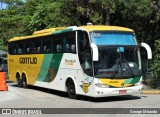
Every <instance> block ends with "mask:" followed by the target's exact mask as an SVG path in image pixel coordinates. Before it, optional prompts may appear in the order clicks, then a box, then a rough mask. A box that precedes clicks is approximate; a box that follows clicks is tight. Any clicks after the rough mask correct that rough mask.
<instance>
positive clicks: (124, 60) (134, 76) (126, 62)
mask: <svg viewBox="0 0 160 117" xmlns="http://www.w3.org/2000/svg"><path fill="white" fill-rule="evenodd" d="M123 62H124V63H125V64H126V65H127V67H128V69H129V71H130V73H131V75H132V77H133V78H134V77H135V75H134V73H133V71H132V69H131V67H130V66H129V63H128V62H127V61H126V60H125V59H124V60H123ZM128 69H127V70H128Z"/></svg>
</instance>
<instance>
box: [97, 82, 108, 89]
mask: <svg viewBox="0 0 160 117" xmlns="http://www.w3.org/2000/svg"><path fill="white" fill-rule="evenodd" d="M95 85H96V86H97V87H99V88H109V87H110V86H109V85H106V84H102V83H96V84H95Z"/></svg>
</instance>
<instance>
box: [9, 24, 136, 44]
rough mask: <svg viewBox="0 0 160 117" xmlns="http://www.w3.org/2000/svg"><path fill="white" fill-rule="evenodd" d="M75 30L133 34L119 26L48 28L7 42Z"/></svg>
mask: <svg viewBox="0 0 160 117" xmlns="http://www.w3.org/2000/svg"><path fill="white" fill-rule="evenodd" d="M76 28H77V29H80V28H82V29H85V30H87V31H89V32H90V31H125V32H134V31H133V30H132V29H129V28H125V27H119V26H104V25H87V26H80V27H76V26H74V27H57V28H50V29H44V30H39V31H35V32H34V33H33V34H32V35H30V36H22V37H14V38H12V39H10V40H9V41H8V42H12V41H18V40H23V39H30V38H34V37H42V36H47V35H52V34H56V33H61V32H66V31H69V30H72V29H74V30H76Z"/></svg>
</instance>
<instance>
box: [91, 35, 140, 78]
mask: <svg viewBox="0 0 160 117" xmlns="http://www.w3.org/2000/svg"><path fill="white" fill-rule="evenodd" d="M91 37H92V42H93V43H95V44H96V45H97V47H98V51H99V53H98V54H99V60H98V61H96V62H94V68H95V77H101V78H124V77H125V78H131V77H132V78H133V77H136V76H140V75H141V74H142V73H141V66H140V61H139V52H138V51H139V50H138V46H137V45H136V43H135V41H134V35H133V34H132V33H118V32H109V33H108V32H92V33H91Z"/></svg>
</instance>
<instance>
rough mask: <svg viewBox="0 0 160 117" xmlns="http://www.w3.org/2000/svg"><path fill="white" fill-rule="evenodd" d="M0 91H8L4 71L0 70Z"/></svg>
mask: <svg viewBox="0 0 160 117" xmlns="http://www.w3.org/2000/svg"><path fill="white" fill-rule="evenodd" d="M0 91H8V86H6V76H5V72H0Z"/></svg>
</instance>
